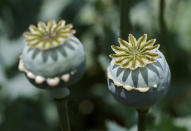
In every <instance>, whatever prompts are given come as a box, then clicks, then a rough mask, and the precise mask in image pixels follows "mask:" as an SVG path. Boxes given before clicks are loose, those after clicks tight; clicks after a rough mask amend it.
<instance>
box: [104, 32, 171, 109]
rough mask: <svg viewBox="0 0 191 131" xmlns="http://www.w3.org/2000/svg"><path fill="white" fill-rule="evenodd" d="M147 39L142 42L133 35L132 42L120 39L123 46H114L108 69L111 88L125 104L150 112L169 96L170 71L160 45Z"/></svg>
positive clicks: (131, 36) (144, 38)
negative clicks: (150, 108)
mask: <svg viewBox="0 0 191 131" xmlns="http://www.w3.org/2000/svg"><path fill="white" fill-rule="evenodd" d="M146 40H147V35H146V34H145V35H143V36H142V37H140V38H139V39H138V40H136V39H135V38H134V36H133V35H132V34H130V35H129V42H127V41H125V40H122V39H118V41H119V44H120V46H114V45H112V46H111V48H112V49H113V51H114V52H115V54H111V55H110V57H111V58H112V61H111V63H110V65H109V67H108V71H107V76H108V87H109V90H110V92H111V93H112V95H113V96H114V97H115V98H116V99H117V100H118V101H119V102H121V103H122V104H125V105H127V106H130V107H135V108H148V107H150V106H152V105H153V104H155V103H157V102H158V101H160V100H161V99H162V98H163V97H164V95H165V94H166V93H167V90H168V86H169V83H170V78H171V74H170V70H169V66H168V63H167V62H166V59H165V57H164V55H163V54H162V52H160V51H159V50H158V48H159V46H160V45H159V44H156V45H154V43H155V41H156V40H155V39H151V40H149V41H146Z"/></svg>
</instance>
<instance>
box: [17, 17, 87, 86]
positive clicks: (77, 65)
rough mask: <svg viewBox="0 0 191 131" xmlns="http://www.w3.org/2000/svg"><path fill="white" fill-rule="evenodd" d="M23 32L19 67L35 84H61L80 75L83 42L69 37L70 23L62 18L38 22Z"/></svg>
mask: <svg viewBox="0 0 191 131" xmlns="http://www.w3.org/2000/svg"><path fill="white" fill-rule="evenodd" d="M29 29H30V32H25V33H24V36H25V37H26V43H27V44H25V46H24V50H23V52H22V55H21V57H20V62H19V70H20V71H23V72H25V74H26V76H27V78H28V79H29V80H30V81H31V82H32V83H33V84H34V85H36V86H37V87H40V88H49V87H64V86H68V85H71V84H73V83H75V82H76V81H77V80H78V79H80V77H81V76H82V75H83V73H84V71H85V67H86V57H85V52H84V48H83V45H82V44H81V42H80V41H79V40H78V39H77V38H76V37H75V36H73V34H74V33H75V30H73V29H72V24H67V25H65V21H64V20H60V21H59V22H58V23H56V22H55V21H54V20H50V21H49V22H48V24H47V25H46V24H45V23H43V22H39V23H38V26H37V27H36V26H34V25H31V26H30V27H29Z"/></svg>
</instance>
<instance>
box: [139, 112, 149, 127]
mask: <svg viewBox="0 0 191 131" xmlns="http://www.w3.org/2000/svg"><path fill="white" fill-rule="evenodd" d="M136 110H137V112H138V117H139V118H138V131H146V115H147V113H148V111H149V109H136Z"/></svg>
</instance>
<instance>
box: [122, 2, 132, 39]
mask: <svg viewBox="0 0 191 131" xmlns="http://www.w3.org/2000/svg"><path fill="white" fill-rule="evenodd" d="M130 5H131V0H120V37H121V38H122V39H124V40H127V39H128V34H129V33H130V32H131V31H132V29H131V23H130V12H129V11H130Z"/></svg>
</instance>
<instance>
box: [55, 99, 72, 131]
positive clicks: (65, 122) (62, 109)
mask: <svg viewBox="0 0 191 131" xmlns="http://www.w3.org/2000/svg"><path fill="white" fill-rule="evenodd" d="M55 102H56V105H57V110H58V116H59V119H60V125H61V128H62V131H70V121H69V115H68V99H67V98H64V99H55Z"/></svg>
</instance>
